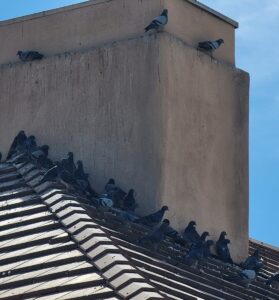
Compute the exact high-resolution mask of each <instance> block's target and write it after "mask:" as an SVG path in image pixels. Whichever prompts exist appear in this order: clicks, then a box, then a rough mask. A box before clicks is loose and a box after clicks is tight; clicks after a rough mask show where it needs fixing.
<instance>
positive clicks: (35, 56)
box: [17, 51, 44, 62]
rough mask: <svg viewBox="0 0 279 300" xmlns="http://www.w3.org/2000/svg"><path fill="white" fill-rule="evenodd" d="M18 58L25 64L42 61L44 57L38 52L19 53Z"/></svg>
mask: <svg viewBox="0 0 279 300" xmlns="http://www.w3.org/2000/svg"><path fill="white" fill-rule="evenodd" d="M17 56H18V57H19V59H20V60H21V61H23V62H28V61H33V60H40V59H42V58H43V57H44V56H43V54H41V53H39V52H37V51H18V52H17Z"/></svg>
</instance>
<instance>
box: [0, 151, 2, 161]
mask: <svg viewBox="0 0 279 300" xmlns="http://www.w3.org/2000/svg"><path fill="white" fill-rule="evenodd" d="M1 160H2V153H1V152H0V162H1Z"/></svg>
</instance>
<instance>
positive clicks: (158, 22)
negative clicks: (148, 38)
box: [144, 9, 168, 32]
mask: <svg viewBox="0 0 279 300" xmlns="http://www.w3.org/2000/svg"><path fill="white" fill-rule="evenodd" d="M167 23H168V10H167V9H164V10H163V12H162V13H161V15H160V16H158V17H156V18H155V19H153V21H152V22H151V23H150V24H149V25H148V26H147V27H145V29H144V30H145V32H147V31H149V30H151V29H156V30H157V29H159V28H161V27H163V26H165V25H166V24H167Z"/></svg>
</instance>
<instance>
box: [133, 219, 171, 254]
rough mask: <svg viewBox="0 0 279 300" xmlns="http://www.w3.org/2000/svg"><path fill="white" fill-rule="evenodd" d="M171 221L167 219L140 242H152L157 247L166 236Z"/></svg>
mask: <svg viewBox="0 0 279 300" xmlns="http://www.w3.org/2000/svg"><path fill="white" fill-rule="evenodd" d="M169 224H170V221H169V220H168V219H165V220H164V221H163V222H162V224H161V225H160V227H159V228H157V229H155V230H153V231H152V232H151V233H150V234H148V235H146V236H144V237H143V238H141V239H139V240H138V243H139V244H146V243H148V244H152V246H153V247H154V248H155V249H157V247H158V244H159V243H161V242H162V241H163V240H164V238H165V234H166V232H167V230H168V228H169Z"/></svg>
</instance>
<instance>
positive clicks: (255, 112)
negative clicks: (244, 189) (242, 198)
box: [0, 0, 279, 246]
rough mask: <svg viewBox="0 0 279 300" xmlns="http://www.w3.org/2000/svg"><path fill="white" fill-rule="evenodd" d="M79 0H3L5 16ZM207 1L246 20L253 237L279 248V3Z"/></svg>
mask: <svg viewBox="0 0 279 300" xmlns="http://www.w3.org/2000/svg"><path fill="white" fill-rule="evenodd" d="M78 2H84V1H75V0H56V1H55V0H39V1H38V0H26V1H22V0H10V1H4V0H2V1H1V2H0V20H5V19H9V18H14V17H18V16H22V15H26V14H30V13H34V12H39V11H42V10H48V9H52V8H56V7H61V6H65V5H69V4H74V3H78ZM201 2H202V3H204V4H206V5H208V6H210V7H212V8H214V9H216V10H217V11H219V12H221V13H224V14H225V15H227V16H229V17H231V18H233V19H235V20H236V21H238V22H239V23H240V27H239V29H237V31H236V62H237V66H238V67H239V68H241V69H244V70H246V71H248V72H249V73H250V76H251V88H250V141H249V143H250V236H251V237H253V238H255V239H258V240H260V241H264V242H266V243H270V244H273V245H277V246H279V234H278V233H277V230H278V228H279V217H278V218H277V215H278V213H279V199H278V197H279V184H278V174H277V173H278V168H279V137H278V135H277V130H278V131H279V55H278V49H279V35H278V31H279V1H278V0H201ZM216 38H219V36H218V37H216Z"/></svg>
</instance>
